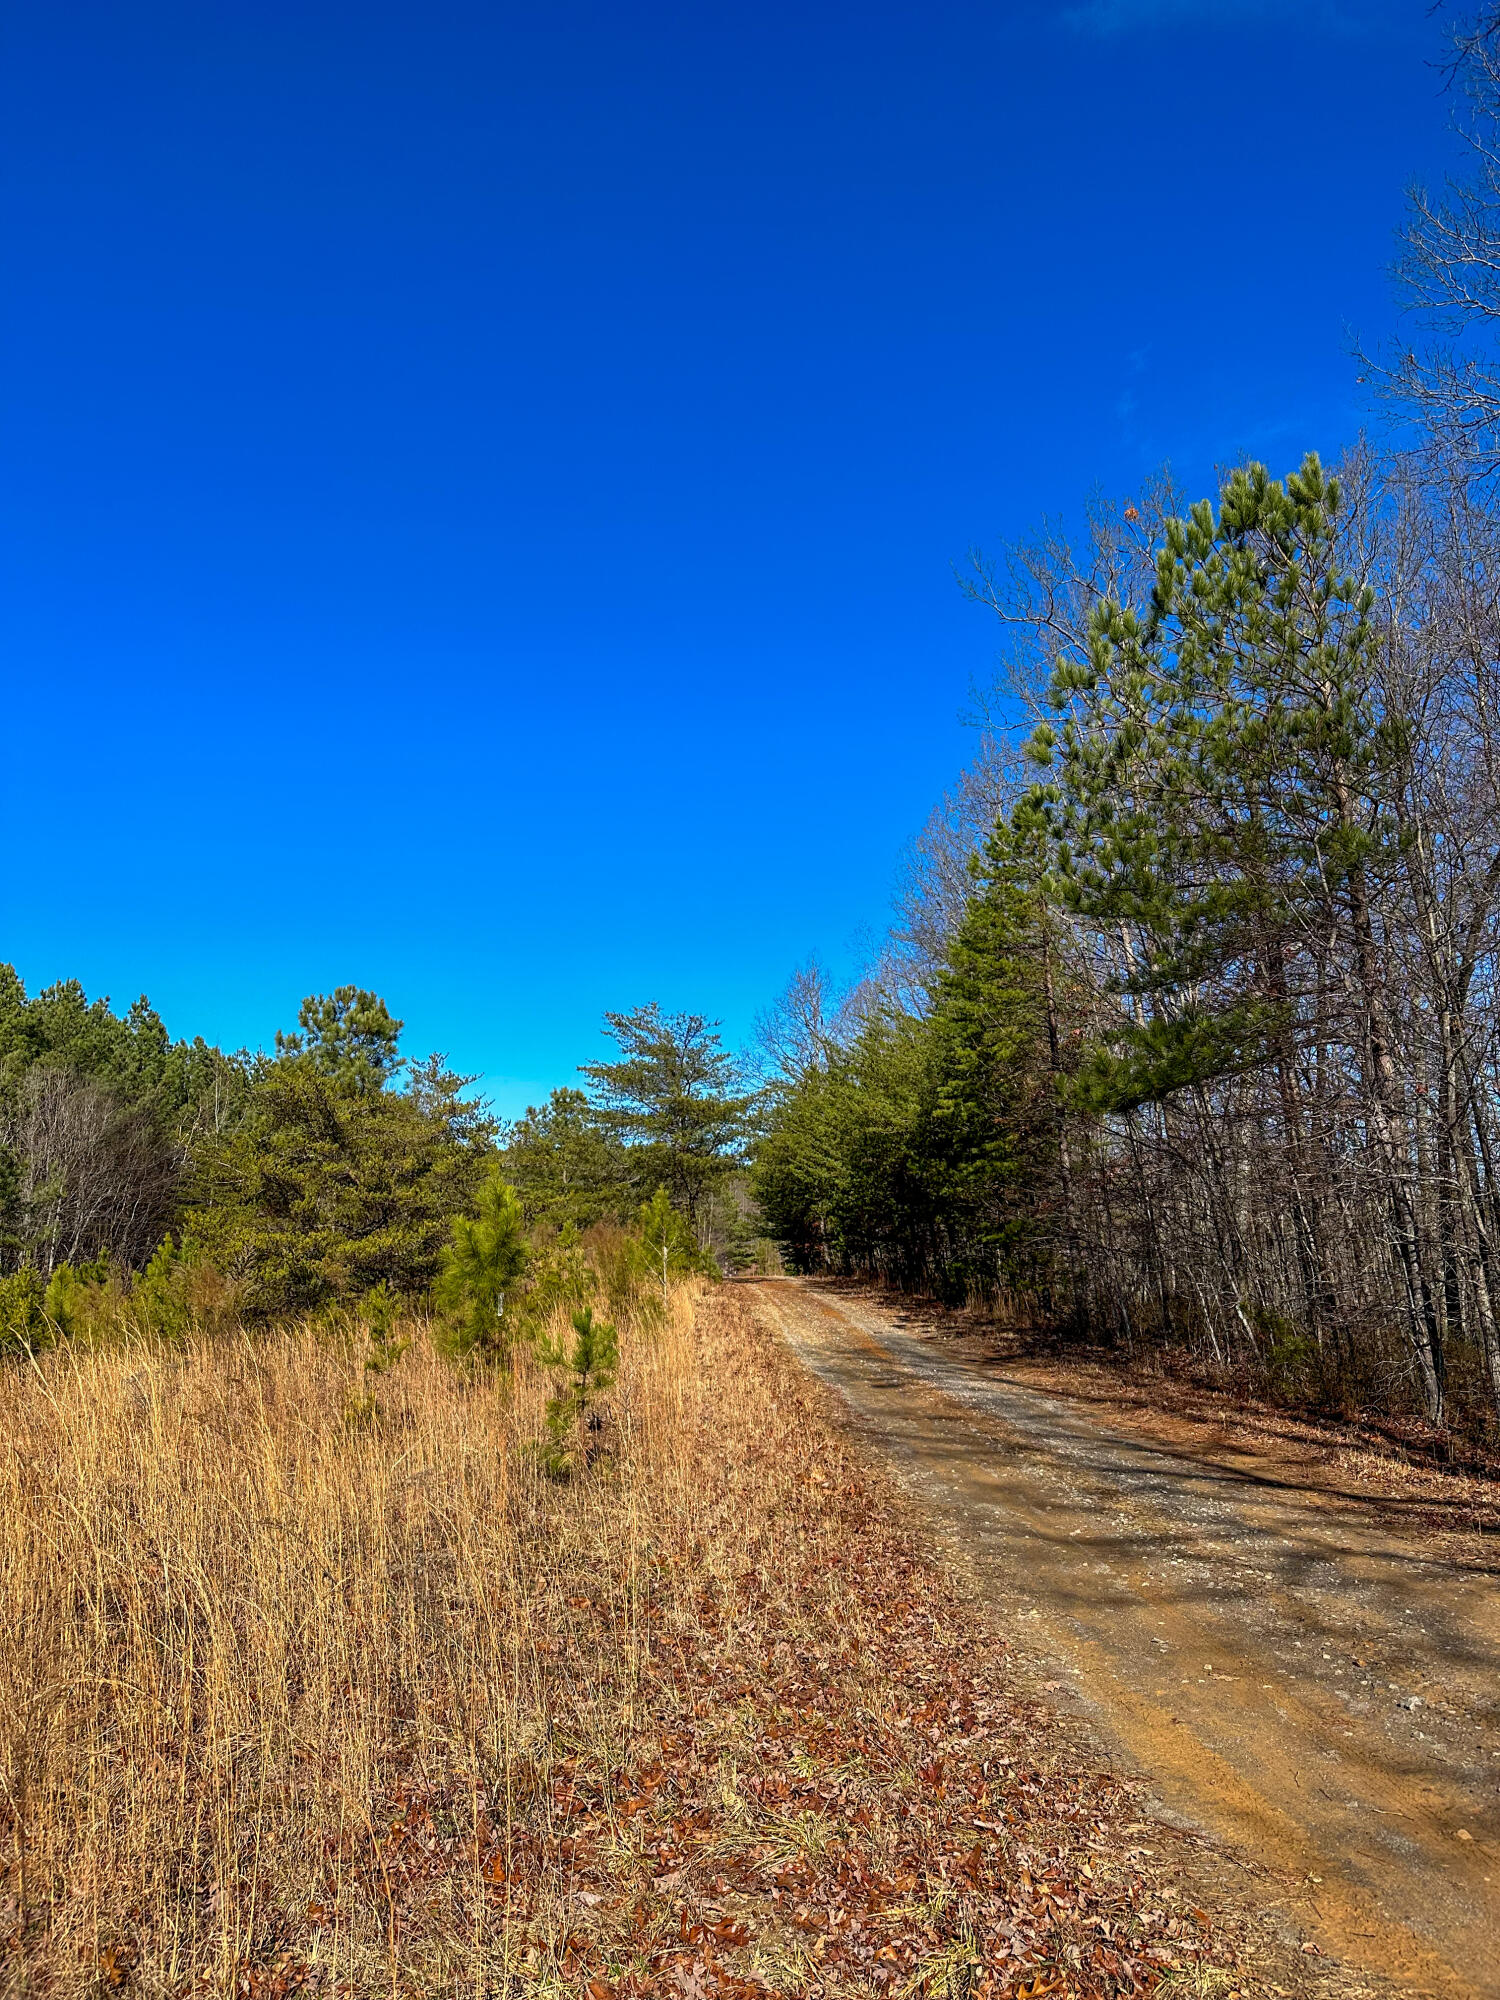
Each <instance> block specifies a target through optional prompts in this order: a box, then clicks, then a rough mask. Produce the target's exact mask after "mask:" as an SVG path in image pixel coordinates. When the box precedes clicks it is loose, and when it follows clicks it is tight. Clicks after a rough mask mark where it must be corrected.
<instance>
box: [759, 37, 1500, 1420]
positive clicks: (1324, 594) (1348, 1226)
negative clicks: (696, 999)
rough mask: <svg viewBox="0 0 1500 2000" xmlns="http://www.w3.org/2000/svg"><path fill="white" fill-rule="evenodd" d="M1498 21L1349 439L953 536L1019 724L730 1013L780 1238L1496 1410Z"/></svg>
mask: <svg viewBox="0 0 1500 2000" xmlns="http://www.w3.org/2000/svg"><path fill="white" fill-rule="evenodd" d="M1496 45H1497V31H1496V22H1495V20H1494V19H1490V18H1487V19H1485V20H1483V21H1481V22H1480V23H1479V24H1478V26H1477V27H1476V29H1475V30H1474V31H1473V32H1472V33H1470V34H1467V35H1465V36H1464V37H1462V38H1460V40H1459V42H1458V44H1457V58H1456V75H1457V78H1458V80H1459V82H1460V84H1461V85H1462V87H1463V90H1464V91H1465V93H1466V96H1467V104H1468V114H1467V115H1468V124H1467V127H1466V129H1467V131H1468V134H1469V136H1470V138H1471V140H1472V142H1473V148H1474V155H1473V157H1474V171H1473V175H1472V177H1471V179H1470V181H1469V182H1468V183H1467V184H1464V185H1461V186H1457V187H1455V188H1453V189H1451V190H1450V191H1449V193H1448V195H1447V196H1446V197H1445V198H1442V199H1438V198H1436V197H1428V196H1426V195H1422V196H1418V197H1415V198H1414V206H1413V212H1412V215H1411V218H1410V222H1409V228H1408V235H1407V244H1406V254H1405V257H1404V260H1403V264H1402V267H1401V272H1400V275H1401V277H1402V278H1403V280H1404V282H1405V285H1406V287H1407V295H1408V299H1409V302H1410V303H1411V304H1412V305H1413V306H1414V307H1415V308H1416V309H1417V311H1418V313H1419V315H1420V317H1421V323H1422V325H1423V326H1424V328H1425V331H1426V335H1427V336H1430V338H1429V339H1428V343H1427V345H1425V346H1423V347H1421V348H1420V349H1418V348H1417V347H1415V346H1406V345H1403V347H1402V349H1401V350H1400V351H1399V352H1397V353H1396V354H1394V355H1391V356H1388V357H1384V356H1375V357H1373V358H1372V359H1370V360H1369V361H1368V362H1367V364H1366V365H1367V371H1368V379H1370V380H1371V381H1372V382H1374V383H1375V384H1376V385H1377V386H1378V387H1379V389H1380V390H1381V392H1382V393H1383V395H1384V397H1385V398H1386V401H1387V405H1388V410H1389V414H1390V417H1391V422H1390V424H1389V425H1388V426H1387V429H1386V433H1385V441H1384V443H1383V444H1382V446H1381V448H1380V449H1379V450H1378V451H1377V450H1376V449H1374V448H1373V447H1370V446H1361V447H1360V448H1358V449H1357V450H1355V451H1353V452H1351V453H1350V454H1348V455H1347V456H1346V458H1345V460H1344V461H1343V462H1342V463H1341V464H1340V465H1339V467H1338V468H1337V474H1336V476H1335V475H1334V474H1333V473H1331V472H1329V471H1327V470H1325V468H1324V467H1323V466H1322V465H1321V464H1320V463H1319V461H1318V459H1317V458H1316V457H1315V456H1308V457H1306V458H1305V459H1304V460H1303V461H1302V463H1301V464H1300V465H1298V466H1296V467H1294V468H1293V469H1292V470H1291V471H1290V472H1289V473H1288V474H1287V475H1286V476H1285V477H1282V478H1279V479H1274V478H1272V477H1271V476H1270V474H1269V473H1268V471H1267V469H1266V468H1265V467H1264V466H1261V465H1258V464H1249V465H1245V466H1242V467H1240V468H1238V469H1236V470H1233V471H1231V472H1230V473H1229V474H1228V475H1227V476H1226V477H1225V478H1224V480H1223V483H1222V486H1221V490H1220V491H1219V492H1218V493H1217V494H1216V495H1215V496H1213V497H1212V498H1203V499H1199V500H1197V501H1196V502H1195V503H1194V504H1191V505H1189V504H1187V500H1186V496H1184V495H1182V494H1181V493H1180V492H1178V491H1177V490H1176V488H1175V486H1174V485H1173V483H1172V481H1171V479H1170V478H1169V477H1167V476H1165V475H1164V476H1163V477H1162V478H1161V479H1159V480H1157V481H1155V482H1153V483H1152V484H1151V485H1149V486H1148V488H1147V490H1145V491H1144V492H1142V493H1140V494H1138V495H1137V496H1136V497H1135V498H1134V499H1133V500H1131V501H1130V502H1128V503H1126V504H1122V505H1118V506H1111V505H1108V504H1104V503H1096V504H1095V505H1094V506H1093V507H1092V508H1091V509H1090V511H1089V514H1088V517H1087V521H1086V525H1085V532H1084V534H1083V535H1082V537H1081V538H1080V539H1079V540H1078V541H1077V542H1076V543H1075V542H1072V541H1070V540H1069V539H1068V538H1067V537H1065V536H1064V535H1063V534H1062V533H1061V532H1059V531H1056V530H1048V531H1047V532H1045V533H1044V534H1043V535H1041V536H1040V537H1039V538H1037V539H1036V540H1034V541H1033V542H1030V543H1027V544H1023V545H1019V546H1016V547H1014V548H1011V549H1009V550H1008V551H1006V552H1005V553H1004V555H1003V556H1002V557H1001V559H1000V560H998V561H996V562H988V563H987V562H983V561H980V562H978V563H977V564H976V567H975V570H974V572H973V575H972V578H971V582H970V590H971V594H972V595H973V596H974V597H975V598H976V599H978V600H979V601H980V602H981V603H983V604H984V605H986V606H987V607H988V608H989V609H990V610H992V611H993V612H994V613H995V614H996V615H997V616H998V618H999V619H1000V621H1001V625H1002V629H1003V631H1004V633H1005V638H1006V648H1005V652H1006V660H1007V667H1008V682H1007V686H1006V688H1005V689H1004V691H1003V692H1004V694H1005V696H1006V697H1007V701H1008V703H1009V704H1010V706H1009V712H1010V713H1011V714H1014V713H1016V710H1017V708H1019V712H1020V713H1021V715H1022V716H1023V718H1024V720H1023V722H1022V725H1021V727H1020V728H1019V729H1018V730H1012V731H1011V732H1010V733H1009V735H1008V736H1006V735H1004V734H1000V735H997V737H996V739H995V740H994V741H993V742H992V744H991V746H990V748H989V751H988V754H987V757H986V759H985V760H984V761H983V763H982V764H981V766H980V767H979V768H978V769H977V770H975V771H974V772H971V773H970V774H969V775H968V777H967V778H966V780H965V782H964V784H963V786H962V787H961V788H960V790H959V791H958V792H957V793H956V794H955V797H954V799H953V800H951V801H950V802H949V805H948V807H947V808H945V810H944V812H943V813H940V814H939V815H938V817H937V819H936V820H935V822H934V824H933V826H932V828H930V829H929V832H928V835H927V836H926V838H925V840H924V842H923V843H922V844H921V847H920V849H919V855H918V862H917V867H916V870H915V872H914V877H913V882H912V886H911V890H910V892H909V894H908V897H907V899H906V908H905V911H904V918H903V922H902V924H901V926H900V928H899V929H898V932H897V934H896V936H895V937H894V938H893V940H892V947H891V951H890V953H889V954H888V956H887V959H886V962H885V963H884V965H882V966H881V967H880V968H878V970H877V972H876V974H875V976H874V977H873V978H872V979H870V980H868V981H866V982H865V983H864V984H863V985H862V986H861V987H859V988H858V989H856V991H855V992H853V993H852V994H849V995H846V996H845V998H844V1000H843V1003H842V1005H841V1006H834V1005H833V1004H832V1002H831V999H830V996H829V994H828V992H827V990H826V982H824V981H823V980H822V978H821V976H820V975H818V974H817V972H816V969H815V968H814V969H813V970H812V971H810V972H809V973H806V974H804V975H802V976H801V977H800V978H799V979H798V981H796V982H794V985H793V988H792V989H791V991H790V992H789V994H788V995H787V997H786V999H785V1000H784V1001H783V1003H782V1005H781V1008H780V1009H779V1010H778V1014H777V1016H776V1018H775V1019H774V1020H773V1021H772V1022H771V1024H770V1025H769V1029H768V1042H769V1046H770V1048H771V1051H772V1056H773V1060H774V1064H775V1068H776V1072H777V1078H778V1081H777V1083H776V1085H775V1087H774V1110H773V1112H772V1115H771V1119H770V1131H769V1135H768V1137H767V1140H766V1143H765V1145H764V1147H763V1149H762V1152H761V1156H760V1162H759V1165H758V1168H757V1178H756V1186H757V1190H758V1192H759V1195H760V1198H761V1201H762V1203H763V1204H764V1207H765V1211H766V1214H767V1217H768V1225H769V1226H770V1227H771V1228H772V1229H773V1231H774V1232H775V1233H776V1234H778V1235H779V1236H780V1237H781V1238H782V1239H783V1240H784V1241H785V1242H786V1244H787V1245H788V1247H789V1249H790V1250H791V1252H792V1254H793V1255H794V1256H795V1257H796V1258H797V1259H798V1260H799V1261H800V1262H801V1263H802V1264H804V1265H805V1266H808V1267H816V1266H819V1265H830V1266H833V1267H836V1268H842V1269H847V1270H853V1271H862V1272H868V1273H871V1274H875V1275H878V1276H879V1277H881V1278H883V1279H885V1280H887V1281H890V1282H894V1283H898V1284H903V1285H917V1286H927V1287H931V1288H933V1289H935V1290H937V1291H939V1292H941V1293H943V1294H945V1295H947V1296H950V1297H956V1296H963V1295H966V1294H974V1293H981V1294H998V1293H1005V1294H1008V1295H1010V1296H1012V1297H1013V1298H1014V1299H1016V1300H1017V1301H1019V1302H1022V1304H1023V1306H1024V1310H1025V1311H1026V1312H1027V1313H1029V1314H1030V1315H1032V1316H1035V1317H1037V1318H1039V1319H1040V1320H1041V1321H1042V1322H1043V1323H1046V1324H1050V1325H1052V1326H1054V1327H1057V1328H1075V1329H1082V1330H1086V1331H1088V1332H1090V1333H1092V1334H1094V1335H1095V1336H1101V1335H1102V1336H1104V1337H1108V1338H1111V1339H1114V1340H1117V1341H1120V1342H1122V1343H1127V1344H1128V1343H1135V1342H1139V1341H1143V1340H1152V1341H1164V1342H1169V1343H1173V1344H1186V1345H1188V1346H1191V1347H1194V1348H1196V1349H1198V1350H1199V1351H1201V1352H1203V1353H1205V1354H1207V1355H1209V1356H1211V1357H1212V1359H1213V1360H1214V1361H1215V1362H1217V1363H1219V1364H1221V1365H1227V1366H1233V1367H1236V1368H1243V1369H1249V1370H1250V1371H1252V1372H1253V1373H1255V1374H1257V1375H1258V1376H1259V1377H1260V1378H1261V1379H1262V1380H1266V1381H1270V1382H1273V1383H1275V1384H1278V1385H1280V1386H1281V1387H1283V1388H1286V1389H1289V1390H1291V1391H1293V1392H1294V1393H1297V1394H1306V1393H1317V1394H1325V1395H1330V1396H1334V1397H1337V1398H1339V1399H1342V1400H1345V1401H1349V1400H1353V1401H1356V1402H1362V1403H1371V1404H1374V1405H1377V1406H1381V1407H1396V1408H1402V1407H1410V1408H1414V1409H1417V1410H1419V1411H1420V1412H1421V1413H1422V1414H1423V1415H1424V1416H1425V1417H1426V1418H1427V1419H1428V1420H1430V1421H1431V1422H1432V1423H1433V1424H1435V1425H1443V1424H1444V1423H1445V1422H1447V1421H1448V1420H1449V1419H1450V1418H1451V1417H1453V1416H1455V1415H1456V1414H1458V1413H1460V1412H1461V1413H1463V1414H1464V1415H1465V1416H1466V1417H1475V1416H1477V1415H1480V1414H1482V1413H1485V1412H1489V1413H1491V1414H1493V1412H1494V1411H1495V1410H1497V1409H1500V1179H1497V1174H1500V1117H1497V1112H1500V1103H1497V1082H1500V1041H1497V1033H1500V993H1497V985H1496V977H1497V954H1500V914H1497V893H1500V710H1497V702H1500V671H1497V659H1500V613H1497V604H1496V592H1497V584H1496V579H1497V577H1500V522H1497V515H1496V506H1495V499H1496V489H1495V473H1496V468H1497V466H1500V429H1497V413H1500V366H1497V361H1496V350H1495V344H1494V328H1495V322H1496V319H1497V317H1500V311H1497V306H1496V301H1495V297H1494V290H1493V284H1492V282H1491V280H1489V279H1488V278H1486V277H1485V276H1484V273H1485V272H1487V271H1492V270H1493V268H1494V266H1493V258H1492V256H1491V255H1490V252H1491V251H1492V249H1493V246H1494V243H1495V242H1496V240H1497V239H1500V181H1497V179H1496V175H1495V169H1494V161H1495V158H1496V151H1495V144H1494V141H1495V137H1496V133H1497V130H1500V120H1497V111H1500V68H1497V60H1496ZM1476 274H1477V275H1476Z"/></svg>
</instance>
